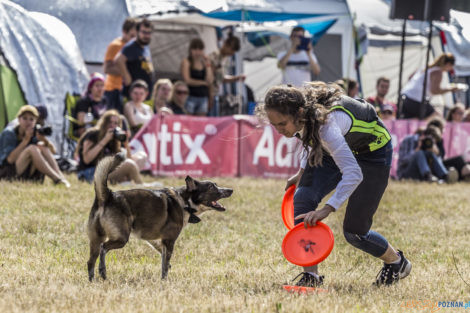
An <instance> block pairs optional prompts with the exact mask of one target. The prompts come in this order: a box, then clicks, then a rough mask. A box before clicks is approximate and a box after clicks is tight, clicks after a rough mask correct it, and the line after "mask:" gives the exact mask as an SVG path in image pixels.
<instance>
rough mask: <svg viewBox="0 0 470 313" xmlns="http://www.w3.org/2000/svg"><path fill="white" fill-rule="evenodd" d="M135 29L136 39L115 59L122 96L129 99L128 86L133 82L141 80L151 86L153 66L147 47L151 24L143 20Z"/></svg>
mask: <svg viewBox="0 0 470 313" xmlns="http://www.w3.org/2000/svg"><path fill="white" fill-rule="evenodd" d="M136 29H137V37H136V38H135V39H133V40H131V41H129V42H128V43H127V44H126V45H125V46H124V47H123V48H122V50H121V52H120V53H118V54H117V56H116V58H115V61H116V64H117V65H118V67H119V70H120V73H121V76H122V78H123V83H124V89H123V94H124V96H126V97H129V86H130V85H131V83H132V82H133V81H134V80H137V79H142V80H144V81H145V82H146V83H147V86H153V84H152V73H153V66H152V61H151V59H150V49H149V47H148V45H149V44H150V40H151V36H152V24H151V23H150V21H149V20H147V19H143V20H141V21H140V22H138V23H137V26H136ZM147 99H149V96H147Z"/></svg>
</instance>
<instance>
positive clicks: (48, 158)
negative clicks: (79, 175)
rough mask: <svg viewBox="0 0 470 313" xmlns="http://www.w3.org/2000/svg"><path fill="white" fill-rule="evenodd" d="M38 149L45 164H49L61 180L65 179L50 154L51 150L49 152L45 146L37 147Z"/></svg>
mask: <svg viewBox="0 0 470 313" xmlns="http://www.w3.org/2000/svg"><path fill="white" fill-rule="evenodd" d="M38 147H39V150H40V151H41V153H42V156H43V157H44V159H45V160H46V162H47V163H48V164H49V166H50V167H51V168H52V169H53V170H54V171H55V172H56V173H57V174H59V175H60V176H61V179H65V176H64V174H63V173H62V171H61V170H60V168H59V164H57V162H56V160H55V158H54V155H52V152H51V150H49V148H47V147H46V146H38Z"/></svg>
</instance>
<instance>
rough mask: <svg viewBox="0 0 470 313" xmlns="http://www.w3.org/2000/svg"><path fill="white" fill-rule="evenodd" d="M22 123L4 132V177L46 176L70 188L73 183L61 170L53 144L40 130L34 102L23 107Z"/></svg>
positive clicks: (0, 145) (0, 148) (0, 150)
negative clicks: (37, 128)
mask: <svg viewBox="0 0 470 313" xmlns="http://www.w3.org/2000/svg"><path fill="white" fill-rule="evenodd" d="M17 118H18V124H17V125H16V126H14V127H6V128H5V129H4V130H3V131H2V133H1V134H0V179H8V180H13V179H19V180H32V181H39V182H42V181H44V175H46V176H48V177H49V178H51V179H52V181H53V182H54V183H55V184H62V185H64V186H66V187H67V188H68V187H70V183H69V182H68V181H67V180H66V179H65V177H64V175H63V174H62V172H61V171H60V168H59V166H58V164H57V162H56V161H55V159H54V155H53V153H52V151H51V148H53V146H52V145H51V144H50V143H49V141H48V140H47V138H46V137H45V136H43V135H41V134H40V133H38V132H37V131H36V123H37V120H38V118H39V112H38V110H37V109H36V108H35V107H34V106H32V105H25V106H22V107H21V108H20V110H19V111H18V114H17Z"/></svg>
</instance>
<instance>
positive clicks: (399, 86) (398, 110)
mask: <svg viewBox="0 0 470 313" xmlns="http://www.w3.org/2000/svg"><path fill="white" fill-rule="evenodd" d="M405 35H406V18H405V19H404V20H403V29H402V32H401V52H400V71H399V74H398V95H397V117H400V116H401V110H402V103H401V83H402V76H403V59H404V56H405Z"/></svg>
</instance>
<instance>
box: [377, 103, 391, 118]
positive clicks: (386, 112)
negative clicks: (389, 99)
mask: <svg viewBox="0 0 470 313" xmlns="http://www.w3.org/2000/svg"><path fill="white" fill-rule="evenodd" d="M376 109H378V108H376ZM377 113H378V114H379V117H380V118H381V119H382V121H393V120H394V119H395V108H394V107H393V106H392V105H391V104H387V103H386V104H384V105H382V107H381V108H380V109H379V111H378V112H377Z"/></svg>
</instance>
